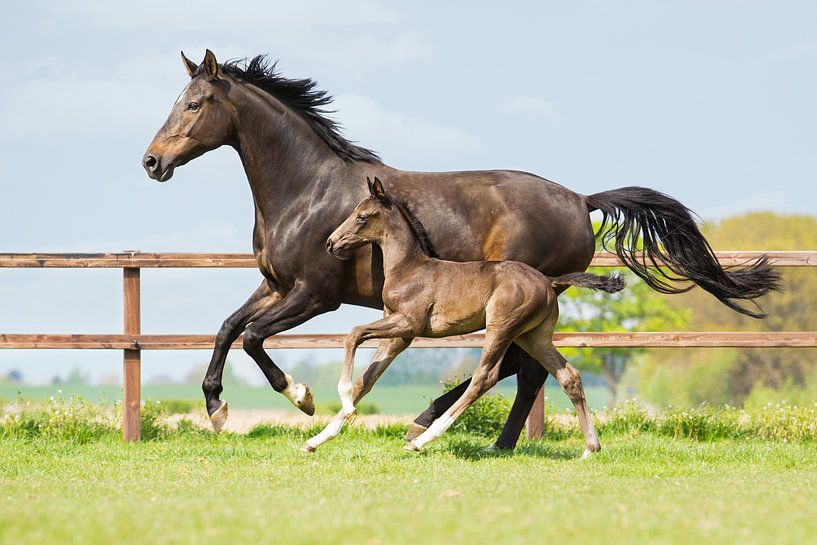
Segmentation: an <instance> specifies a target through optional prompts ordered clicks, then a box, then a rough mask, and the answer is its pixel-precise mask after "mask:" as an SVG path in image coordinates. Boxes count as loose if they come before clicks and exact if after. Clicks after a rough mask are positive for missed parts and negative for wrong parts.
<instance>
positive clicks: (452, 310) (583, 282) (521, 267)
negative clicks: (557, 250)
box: [301, 177, 624, 456]
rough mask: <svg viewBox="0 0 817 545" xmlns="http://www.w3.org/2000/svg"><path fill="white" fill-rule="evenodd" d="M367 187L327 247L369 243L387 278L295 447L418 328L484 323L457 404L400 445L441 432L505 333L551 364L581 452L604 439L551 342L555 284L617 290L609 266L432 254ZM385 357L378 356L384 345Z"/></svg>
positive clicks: (415, 228)
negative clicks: (321, 409) (334, 399)
mask: <svg viewBox="0 0 817 545" xmlns="http://www.w3.org/2000/svg"><path fill="white" fill-rule="evenodd" d="M368 183H369V193H370V196H369V197H367V198H366V199H364V200H363V201H361V202H360V203H359V204H358V205H357V207H356V208H355V209H354V211H353V212H352V214H351V215H350V216H349V217H348V218H347V219H346V221H344V222H343V224H341V226H340V227H338V228H337V229H336V230H335V232H334V233H332V234H331V235H330V236H329V239H328V240H327V241H326V246H327V249H328V250H329V252H330V253H332V254H334V255H335V256H337V257H340V258H348V257H349V256H350V255H351V250H353V249H354V248H357V247H359V246H362V245H364V244H367V243H374V244H377V245H378V246H380V248H381V249H382V251H383V268H384V273H385V282H384V286H383V305H384V309H383V314H384V316H383V319H381V320H377V321H375V322H372V323H370V324H368V325H364V326H357V327H355V328H354V329H352V331H351V333H349V334H348V335H347V336H346V338H345V341H344V344H345V349H346V357H345V360H344V363H343V370H342V372H341V377H340V381H339V382H338V393H339V394H340V397H341V401H342V408H341V411H340V412H339V413H338V415H337V416H336V417H335V418H334V419H333V420H332V421H331V422H330V423H329V424H328V425H327V426H326V428H325V429H324V430H323V431H321V433H319V434H318V435H316V436H315V437H312V438H311V439H309V440H308V441H307V442H306V443H305V444H304V445H303V446H302V447H301V448H302V450H305V451H308V452H311V451H314V450H315V449H316V448H317V447H318V446H319V445H321V444H322V443H324V442H326V441H328V440H330V439H332V438H333V437H335V436H337V434H338V433H339V432H340V430H341V428H342V427H343V425H344V423H345V422H346V421H347V420H348V419H349V418H351V417H352V416H353V415H354V414H355V404H356V403H357V402H358V401H359V400H360V399H361V398H362V397H363V396H364V395H366V393H368V392H369V391H370V390H371V388H372V386H373V385H374V383H375V381H376V380H377V379H378V377H380V375H381V374H382V373H383V371H385V369H386V367H387V366H388V364H389V363H390V362H391V361H392V360H393V359H394V358H395V357H396V356H397V354H399V353H400V352H402V351H403V350H405V349H406V348H408V346H409V345H410V344H411V341H412V340H413V339H414V338H415V337H420V336H424V337H446V336H449V335H460V334H464V333H471V332H474V331H478V330H480V329H483V328H485V344H484V345H483V349H482V356H481V358H480V361H479V365H478V366H477V369H476V371H474V375H473V378H472V380H471V384H470V386H469V387H468V389H467V390H466V391H465V392H464V393H463V394H462V396H461V397H460V398H459V400H457V401H456V402H455V403H454V405H452V406H451V407H450V408H449V409H448V410H447V411H446V412H445V413H443V414H442V415H441V416H440V417H439V418H438V419H437V420H435V421H434V423H433V424H432V425H431V426H430V427H429V428H428V429H427V430H426V431H425V432H423V433H422V434H421V435H420V436H419V437H417V438H415V439H414V440H413V441H411V442H410V443H409V444H408V445H407V446H406V448H407V449H409V450H414V451H419V450H420V449H422V448H423V447H424V446H425V445H426V444H428V443H429V442H431V441H433V440H434V439H436V438H438V437H439V436H440V435H442V433H443V432H445V430H446V429H448V427H449V426H451V424H452V423H453V422H454V420H456V419H457V417H458V416H459V415H460V414H462V412H463V411H465V410H466V409H467V408H468V407H469V406H470V405H471V404H472V403H473V402H474V401H476V400H477V399H478V398H479V397H480V396H481V395H482V394H484V393H485V392H487V391H488V390H489V389H491V387H493V386H494V384H496V383H497V380H498V378H499V363H500V361H501V360H502V356H503V355H504V354H505V351H506V350H507V349H508V347H509V346H510V345H511V344H512V343H516V344H517V345H519V346H520V347H521V348H522V349H523V350H525V352H527V353H528V354H530V355H531V356H532V357H533V358H535V359H536V360H537V361H538V362H539V363H540V364H541V365H542V366H543V367H544V368H545V369H546V370H547V371H548V372H549V373H551V374H552V375H553V376H554V377H556V380H558V381H559V384H560V385H561V386H562V388H563V389H564V391H565V393H566V394H567V396H568V397H569V398H570V401H572V402H573V405H574V406H575V407H576V414H577V416H578V418H579V424H580V425H581V428H582V432H583V433H584V438H585V452H584V456H587V455H589V454H590V453H591V452H595V451H597V450H599V449H600V448H601V446H600V444H599V440H598V437H597V436H596V430H595V427H594V426H593V419H592V416H591V414H590V411H589V410H588V408H587V401H586V400H585V396H584V388H583V387H582V381H581V376H580V375H579V372H578V371H577V370H576V369H575V368H573V367H572V366H571V365H570V364H569V363H567V361H566V360H565V359H564V358H563V357H562V355H561V354H559V352H557V351H556V349H555V348H554V346H553V342H552V337H553V330H554V327H555V325H556V320H557V319H558V316H559V307H558V305H557V301H556V293H555V292H554V286H555V287H566V286H571V285H572V286H580V287H588V288H592V289H601V290H604V291H607V292H611V293H612V292H615V291H619V290H621V289H622V288H623V287H624V283H623V281H622V280H621V279H620V278H618V277H613V276H597V275H592V274H587V273H573V274H567V275H564V276H560V277H557V278H548V277H546V276H544V275H543V274H542V273H540V272H539V271H537V270H536V269H534V268H533V267H530V266H528V265H525V264H524V263H520V262H518V261H469V262H454V261H445V260H442V259H438V258H436V253H435V252H434V249H433V247H432V245H431V243H430V241H429V240H428V235H427V234H426V232H425V229H424V228H423V226H422V225H421V224H420V222H419V221H418V220H417V219H416V218H415V217H414V216H413V215H412V214H411V213H410V212H409V211H408V209H407V208H406V206H405V205H404V204H403V203H401V202H400V201H399V200H397V199H395V198H393V197H390V196H389V195H386V193H385V192H384V190H383V185H382V183H381V182H380V180H379V179H378V178H376V177H375V179H374V182H371V181H369V182H368ZM368 339H382V340H381V344H380V347H379V349H378V354H376V355H375V358H374V359H373V363H372V364H371V365H370V366H369V368H368V369H366V371H365V372H364V373H363V375H362V376H361V377H360V379H359V380H358V383H357V384H356V385H355V386H354V387H353V386H352V370H353V368H354V361H355V351H356V350H357V347H358V346H359V345H360V344H361V343H362V342H364V341H366V340H368ZM386 354H387V355H388V357H384V355H386Z"/></svg>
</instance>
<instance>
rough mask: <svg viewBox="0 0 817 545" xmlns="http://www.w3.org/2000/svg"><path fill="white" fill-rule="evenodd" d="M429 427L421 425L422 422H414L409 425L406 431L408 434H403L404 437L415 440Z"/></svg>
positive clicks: (407, 439)
mask: <svg viewBox="0 0 817 545" xmlns="http://www.w3.org/2000/svg"><path fill="white" fill-rule="evenodd" d="M427 429H428V428H427V427H425V426H421V425H420V424H417V423H415V422H412V424H411V426H409V429H408V431H407V432H406V435H404V436H403V439H405V440H406V441H409V442H411V441H414V440H415V439H417V438H418V437H420V435H422V434H423V432H424V431H426V430H427Z"/></svg>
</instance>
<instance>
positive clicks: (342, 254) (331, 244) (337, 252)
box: [326, 237, 350, 259]
mask: <svg viewBox="0 0 817 545" xmlns="http://www.w3.org/2000/svg"><path fill="white" fill-rule="evenodd" d="M326 251H327V252H329V253H330V254H332V255H333V256H335V257H337V258H340V259H349V257H350V256H349V252H348V251H347V250H346V249H345V248H337V247H336V246H335V241H334V240H332V237H329V238H327V239H326Z"/></svg>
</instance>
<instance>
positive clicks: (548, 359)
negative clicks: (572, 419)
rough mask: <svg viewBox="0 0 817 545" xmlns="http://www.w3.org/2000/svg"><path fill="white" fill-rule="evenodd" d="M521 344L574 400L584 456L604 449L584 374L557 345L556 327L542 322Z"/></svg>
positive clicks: (520, 341)
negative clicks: (589, 400)
mask: <svg viewBox="0 0 817 545" xmlns="http://www.w3.org/2000/svg"><path fill="white" fill-rule="evenodd" d="M516 342H517V344H519V346H521V347H522V348H524V349H525V351H527V352H528V354H530V355H531V356H533V357H534V358H536V359H537V360H539V363H541V364H542V366H543V367H544V368H545V369H547V371H548V373H550V374H551V375H553V376H554V377H556V380H557V381H558V382H559V385H561V387H562V389H563V390H564V391H565V393H566V394H567V397H569V398H570V401H571V402H573V406H574V407H575V408H576V416H577V417H578V418H579V425H580V426H581V428H582V433H583V434H584V446H585V449H584V454H583V455H582V458H586V457H588V456H589V455H590V454H591V453H593V452H597V451H598V450H600V449H601V444H600V443H599V439H598V435H597V434H596V428H595V426H594V425H593V415H591V414H590V410H589V409H588V408H587V400H586V399H585V396H584V387H583V386H582V377H581V374H580V373H579V372H578V371H577V370H576V369H575V368H574V367H573V366H572V365H570V364H569V363H567V360H566V359H565V358H564V357H563V356H562V355H561V354H560V353H559V352H558V351H557V350H556V347H554V346H553V327H552V324H549V323H547V322H545V323H542V324H540V325H538V326H537V327H535V328H534V329H532V330H531V331H529V332H527V333H525V334H524V335H522V336H521V337H519V338H518V339H517V340H516Z"/></svg>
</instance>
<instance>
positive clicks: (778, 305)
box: [639, 212, 817, 404]
mask: <svg viewBox="0 0 817 545" xmlns="http://www.w3.org/2000/svg"><path fill="white" fill-rule="evenodd" d="M705 235H706V236H707V238H708V239H709V240H710V242H711V243H712V247H713V248H715V249H716V250H814V249H817V218H815V217H812V216H805V215H780V214H775V213H771V212H755V213H750V214H743V215H740V216H735V217H731V218H726V219H724V220H722V221H720V222H718V223H711V224H709V226H708V228H707V229H706V231H705ZM779 271H780V272H781V273H782V282H781V285H782V291H780V292H772V293H770V294H769V295H767V296H766V297H764V298H762V299H761V300H759V301H758V303H759V305H760V306H761V307H762V308H763V310H764V311H765V312H766V313H767V314H768V316H767V317H766V318H765V319H763V320H755V319H752V318H748V317H746V316H742V315H740V314H737V313H736V312H733V311H731V310H729V309H728V308H726V307H725V306H723V305H721V304H719V303H717V301H715V300H714V299H713V298H712V296H711V295H710V294H708V293H706V292H704V291H703V290H700V289H697V288H696V289H693V290H692V291H690V292H688V293H684V294H680V295H674V296H672V297H669V298H668V301H669V304H670V305H671V307H672V308H675V309H679V310H681V309H686V310H687V311H688V312H689V314H690V318H691V319H690V321H689V322H688V328H690V329H694V330H698V331H814V330H817V311H816V310H815V309H817V270H815V269H814V268H806V267H803V268H787V269H779ZM815 352H816V351H815V350H814V349H803V348H792V349H784V348H769V349H734V350H726V349H724V350H720V351H716V350H713V349H706V348H700V349H679V350H673V351H665V352H663V353H655V356H654V358H653V361H652V362H650V363H651V365H645V366H644V367H643V368H642V369H641V370H640V371H641V372H640V377H639V378H640V382H639V386H640V388H639V389H640V390H643V391H644V392H645V393H646V394H648V395H649V392H653V393H654V394H655V395H653V396H651V400H652V401H654V402H657V403H667V402H671V403H688V404H696V403H699V402H701V401H704V400H705V401H710V402H729V403H734V404H740V403H743V402H744V401H745V400H746V399H747V398H749V397H752V394H753V392H754V391H756V390H764V391H765V392H767V393H768V392H773V391H780V392H781V396H783V394H784V393H785V392H788V393H786V396H787V397H788V399H789V400H791V399H792V392H794V391H795V390H796V389H797V388H798V387H801V388H805V387H807V386H808V384H810V383H814V380H813V379H812V378H811V377H813V376H814V372H815V366H814V361H815V359H816V357H817V354H816V353H815ZM699 367H707V368H708V370H707V371H706V373H708V382H709V386H705V385H704V384H703V383H702V382H701V379H700V377H698V379H697V380H695V381H693V380H688V379H689V377H692V376H698V375H700V374H701V373H703V370H701V369H698V368H699ZM716 371H717V372H716ZM661 384H663V386H661ZM707 392H709V393H710V395H707ZM714 392H717V395H714ZM711 395H714V397H711ZM755 397H756V396H755ZM781 398H782V397H781Z"/></svg>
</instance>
